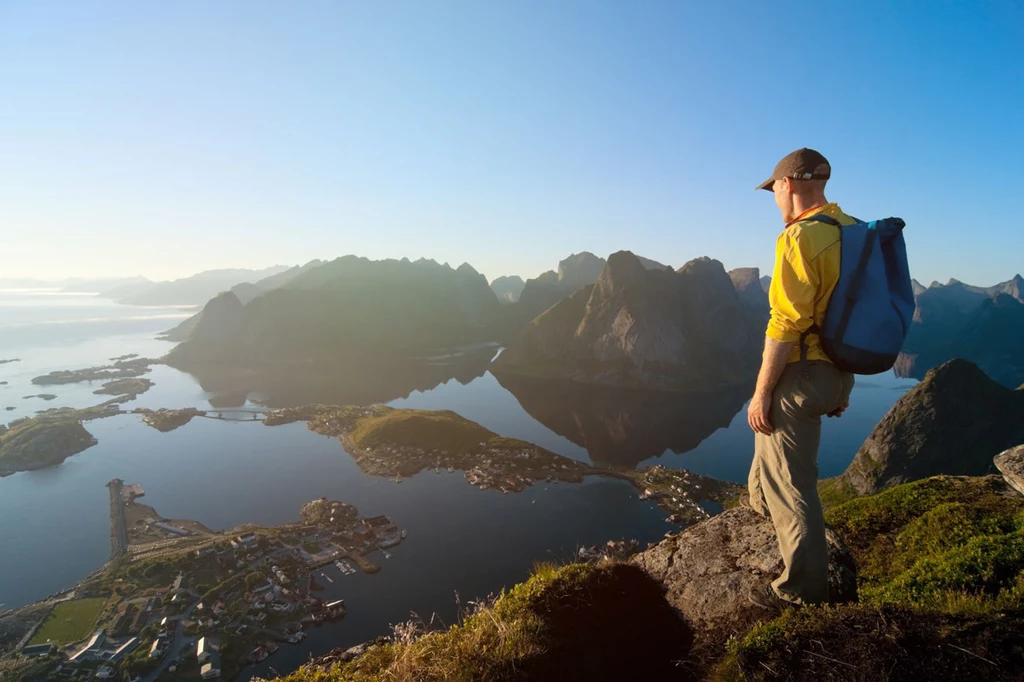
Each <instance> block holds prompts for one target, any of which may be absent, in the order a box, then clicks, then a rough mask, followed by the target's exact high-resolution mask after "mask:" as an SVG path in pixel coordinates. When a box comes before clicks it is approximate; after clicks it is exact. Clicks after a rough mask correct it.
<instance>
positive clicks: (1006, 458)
mask: <svg viewBox="0 0 1024 682" xmlns="http://www.w3.org/2000/svg"><path fill="white" fill-rule="evenodd" d="M993 462H994V463H995V465H996V469H999V473H1001V474H1002V475H1003V478H1004V479H1006V482H1007V483H1008V484H1009V485H1010V487H1012V488H1013V489H1014V490H1016V491H1017V492H1019V493H1020V494H1021V495H1024V445H1018V446H1017V447H1013V448H1010V449H1009V450H1006V451H1005V452H1001V453H999V454H998V455H996V457H995V459H994V460H993Z"/></svg>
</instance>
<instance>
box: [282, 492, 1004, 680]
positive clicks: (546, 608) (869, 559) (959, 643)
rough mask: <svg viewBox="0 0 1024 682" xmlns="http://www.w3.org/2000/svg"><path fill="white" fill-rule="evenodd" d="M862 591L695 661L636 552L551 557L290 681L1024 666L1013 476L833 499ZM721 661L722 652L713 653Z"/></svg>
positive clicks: (909, 676) (759, 674)
mask: <svg viewBox="0 0 1024 682" xmlns="http://www.w3.org/2000/svg"><path fill="white" fill-rule="evenodd" d="M827 517H828V521H829V523H830V524H831V525H832V527H833V528H834V529H835V530H836V531H837V532H838V533H839V535H840V536H841V537H842V538H843V540H844V541H845V542H846V544H847V545H848V547H849V548H850V551H851V552H852V553H853V555H854V557H855V559H856V561H857V564H858V567H859V581H860V593H861V601H860V603H858V604H847V605H841V606H830V607H808V608H803V609H799V610H798V609H791V610H788V611H786V612H785V613H784V614H783V615H782V616H781V617H780V618H778V619H776V620H773V621H771V622H769V623H764V624H760V625H757V626H755V627H754V628H753V629H752V630H750V631H749V632H737V633H735V635H736V636H735V638H734V639H733V640H732V641H731V643H730V645H729V646H728V648H727V650H726V651H724V652H720V653H719V654H716V655H712V656H706V657H705V659H703V660H694V659H695V658H696V657H697V655H698V654H697V651H696V650H693V651H691V649H690V646H691V644H692V633H690V632H689V631H688V629H687V627H686V626H685V625H684V624H683V623H682V622H681V621H680V620H679V619H678V618H677V617H676V616H675V612H674V611H673V610H672V609H671V608H670V607H669V605H668V603H667V602H666V601H665V599H664V597H663V594H662V588H661V586H660V585H658V584H657V583H655V582H654V581H652V580H651V579H650V578H649V577H648V576H647V575H646V574H645V573H643V572H641V571H640V570H639V569H637V568H635V567H633V566H627V565H606V566H601V567H596V566H590V565H579V564H574V565H570V566H566V567H563V568H557V569H556V568H553V567H550V566H544V567H541V568H540V569H538V570H537V571H536V573H535V575H534V576H533V577H531V578H530V579H529V580H527V581H526V582H525V583H522V584H520V585H516V586H515V587H514V588H512V589H511V590H510V591H509V592H507V593H506V594H504V595H502V596H501V597H500V598H499V599H498V600H497V601H495V602H494V603H493V604H490V605H487V606H483V607H478V608H477V609H476V610H475V611H474V612H473V613H472V614H470V615H469V616H468V617H466V618H465V619H464V621H463V622H462V623H461V624H459V625H456V626H453V627H451V628H449V629H447V630H444V631H441V632H431V633H422V632H420V631H419V630H418V629H417V628H415V627H413V626H402V627H399V628H396V635H397V636H396V638H395V640H394V641H393V642H391V643H389V644H385V645H380V646H375V647H371V648H370V649H369V651H368V652H367V653H366V654H364V655H363V656H362V657H359V658H357V659H355V660H354V661H350V662H348V663H343V664H335V665H333V666H332V667H328V668H324V667H319V668H318V667H317V666H316V665H315V664H313V665H311V666H308V667H306V668H303V669H300V670H298V671H296V672H295V673H292V674H291V675H289V676H287V677H286V678H284V682H326V681H328V680H331V681H335V680H337V681H343V680H344V681H352V682H377V681H378V680H389V681H390V680H395V681H399V682H400V681H406V680H408V681H411V680H417V681H432V680H456V681H459V680H466V681H469V680H499V681H501V680H559V679H561V680H569V679H586V680H591V681H593V680H618V679H675V680H697V679H710V680H716V681H718V682H726V681H728V682H739V681H741V680H747V681H749V680H766V681H767V680H793V681H796V680H800V681H807V682H811V681H812V680H813V681H814V682H818V681H821V680H836V681H838V680H849V681H857V682H875V681H877V682H882V681H886V682H888V681H890V680H929V681H930V682H931V681H937V680H938V681H946V680H949V681H952V680H965V679H971V680H976V681H982V680H993V681H995V680H998V681H1000V682H1002V681H1004V680H1005V681H1007V682H1008V681H1010V680H1020V679H1024V637H1022V636H1021V635H1020V633H1021V632H1024V498H1022V497H1021V496H1019V495H1016V494H1014V493H1011V492H1010V491H1009V490H1008V489H1007V487H1006V486H1005V484H1004V483H1003V482H1002V480H1001V479H999V478H998V477H994V476H989V477H980V478H966V477H946V476H940V477H935V478H930V479H926V480H923V481H917V482H915V483H909V484H906V485H902V486H898V487H895V488H892V489H891V490H888V491H886V492H884V493H880V494H878V495H873V496H870V497H863V498H858V499H856V500H854V501H851V502H847V503H845V504H843V505H840V506H837V507H835V508H832V509H830V510H829V511H828V512H827ZM714 659H719V660H714Z"/></svg>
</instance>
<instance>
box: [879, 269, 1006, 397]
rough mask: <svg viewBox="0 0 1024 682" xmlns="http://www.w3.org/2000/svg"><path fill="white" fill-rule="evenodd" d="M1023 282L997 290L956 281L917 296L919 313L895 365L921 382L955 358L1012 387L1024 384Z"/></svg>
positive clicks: (927, 290)
mask: <svg viewBox="0 0 1024 682" xmlns="http://www.w3.org/2000/svg"><path fill="white" fill-rule="evenodd" d="M1022 290H1024V278H1021V276H1020V275H1017V276H1015V277H1014V278H1013V279H1011V280H1009V281H1007V282H1002V283H1000V284H997V285H995V286H992V287H975V286H970V285H968V284H964V283H963V282H959V281H957V280H950V281H949V282H948V283H946V284H944V285H943V284H939V283H937V282H935V283H932V285H931V286H930V287H928V288H927V289H925V290H924V291H921V292H920V293H919V294H917V310H916V311H915V313H914V321H913V324H912V325H911V327H910V332H909V334H908V335H907V341H906V343H905V344H904V346H903V355H902V356H901V357H900V359H899V362H898V363H897V366H896V371H897V374H899V375H900V376H911V377H915V378H921V377H923V376H924V374H925V373H926V372H927V371H928V370H929V369H931V368H933V367H937V366H938V365H940V364H942V363H943V362H945V361H946V360H949V359H951V358H954V357H960V358H965V359H967V360H970V361H971V362H974V363H975V364H977V365H978V366H979V367H981V368H982V369H983V370H984V371H985V372H986V373H987V374H988V375H989V376H990V377H992V378H993V379H995V380H996V381H998V382H1000V383H1002V384H1003V385H1004V386H1007V387H1014V386H1018V385H1020V383H1021V382H1024V343H1022V342H1021V339H1024V293H1022Z"/></svg>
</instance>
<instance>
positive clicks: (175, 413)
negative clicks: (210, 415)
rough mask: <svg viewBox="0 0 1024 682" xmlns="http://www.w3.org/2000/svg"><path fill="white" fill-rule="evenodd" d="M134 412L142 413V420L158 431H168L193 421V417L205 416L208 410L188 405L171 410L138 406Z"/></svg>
mask: <svg viewBox="0 0 1024 682" xmlns="http://www.w3.org/2000/svg"><path fill="white" fill-rule="evenodd" d="M132 413H133V414H141V415H142V421H143V422H144V423H145V424H147V425H148V426H152V427H153V428H154V429H156V430H157V431H161V432H163V433H167V432H168V431H173V430H174V429H176V428H178V427H180V426H184V425H185V424H188V423H189V422H190V421H192V418H193V417H205V416H206V412H204V411H203V410H197V409H196V408H194V407H186V408H183V409H180V410H169V409H166V408H160V409H159V410H155V411H154V410H151V409H149V408H146V407H137V408H135V409H134V410H132Z"/></svg>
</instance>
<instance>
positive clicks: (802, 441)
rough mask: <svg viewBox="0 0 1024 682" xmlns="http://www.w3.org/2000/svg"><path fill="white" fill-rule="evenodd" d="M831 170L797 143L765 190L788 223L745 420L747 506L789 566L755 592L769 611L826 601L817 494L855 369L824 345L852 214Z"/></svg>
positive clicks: (824, 556)
mask: <svg viewBox="0 0 1024 682" xmlns="http://www.w3.org/2000/svg"><path fill="white" fill-rule="evenodd" d="M831 174H832V169H831V167H830V166H829V163H828V161H827V160H826V159H825V157H824V156H822V155H821V154H820V153H818V152H816V151H814V150H813V149H806V148H804V149H798V150H797V151H795V152H793V153H792V154H789V155H788V156H786V157H785V158H783V159H782V160H781V161H779V163H778V165H777V166H776V167H775V172H774V173H772V176H771V177H770V178H769V179H768V180H767V181H766V182H764V183H763V184H761V185H760V186H759V187H758V188H757V189H764V190H768V191H771V192H774V193H775V203H776V204H777V205H778V207H779V210H780V211H781V212H782V220H783V222H784V223H786V228H785V229H784V230H783V231H782V234H781V235H779V238H778V240H777V241H776V245H775V269H774V270H773V272H772V282H771V286H770V288H769V290H768V300H769V303H770V304H771V320H770V321H769V323H768V329H767V332H766V338H765V345H764V356H763V358H762V360H761V371H760V373H759V374H758V377H757V387H756V388H755V390H754V397H753V398H752V399H751V401H750V407H749V409H748V410H747V421H748V422H749V424H750V428H752V429H753V430H754V462H753V464H752V465H751V467H750V477H749V481H748V487H749V492H750V497H749V505H750V507H751V508H753V509H754V511H756V512H758V513H759V514H761V515H763V516H770V517H771V520H772V524H773V525H774V526H775V531H776V534H777V535H778V538H779V550H780V551H781V553H782V559H783V563H784V564H785V568H784V570H783V571H782V575H780V576H779V577H778V578H777V579H776V580H775V581H774V582H772V583H771V584H770V585H767V586H765V587H764V588H762V589H759V590H758V591H756V592H755V593H754V594H752V595H751V601H753V602H754V603H755V604H758V605H759V606H762V607H764V608H766V609H769V610H777V609H779V608H781V607H782V606H785V605H788V604H797V605H803V604H818V603H822V602H826V601H828V596H829V595H828V547H827V544H826V542H825V519H824V516H823V514H822V508H821V501H820V500H819V499H818V487H817V486H818V442H819V440H820V438H821V417H822V415H828V416H830V417H838V416H840V415H842V413H843V411H844V410H845V409H846V408H847V407H848V406H849V398H850V391H851V390H852V389H853V375H852V374H848V373H846V372H842V371H840V370H839V369H838V368H836V366H835V365H833V364H832V362H831V361H830V360H829V359H828V356H827V355H826V354H825V352H824V351H823V350H822V348H821V344H820V343H819V340H818V336H817V334H815V333H813V331H812V328H815V325H821V324H822V323H823V322H824V319H825V311H826V309H827V307H828V302H829V297H830V296H831V295H832V290H833V289H834V288H835V286H836V282H837V281H838V279H839V249H840V241H839V228H837V227H836V226H835V225H834V224H829V223H828V222H826V221H822V220H815V219H814V217H815V216H820V215H821V216H828V217H830V218H832V219H834V220H836V221H838V222H839V223H840V224H842V225H849V224H851V223H853V222H855V221H854V219H853V218H851V217H850V216H848V215H846V214H845V213H843V212H842V211H841V210H840V208H839V206H837V205H836V204H834V203H829V201H828V200H827V199H826V198H825V183H826V182H827V181H828V179H829V177H830V176H831Z"/></svg>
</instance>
